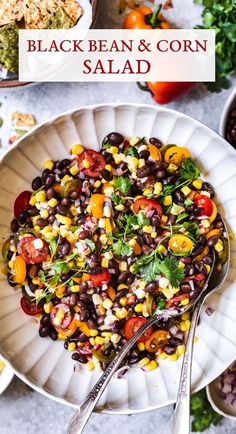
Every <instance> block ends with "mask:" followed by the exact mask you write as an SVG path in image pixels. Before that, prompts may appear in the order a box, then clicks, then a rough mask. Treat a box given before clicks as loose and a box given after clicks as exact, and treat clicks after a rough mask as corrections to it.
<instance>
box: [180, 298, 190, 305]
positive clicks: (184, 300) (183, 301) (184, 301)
mask: <svg viewBox="0 0 236 434" xmlns="http://www.w3.org/2000/svg"><path fill="white" fill-rule="evenodd" d="M180 304H181V305H182V306H187V304H189V298H184V299H183V300H181V302H180Z"/></svg>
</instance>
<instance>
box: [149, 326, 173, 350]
mask: <svg viewBox="0 0 236 434" xmlns="http://www.w3.org/2000/svg"><path fill="white" fill-rule="evenodd" d="M169 337H170V335H169V332H168V331H166V330H157V331H156V332H153V333H152V335H151V336H150V338H149V339H148V340H147V341H146V342H145V347H146V350H147V351H149V353H156V352H157V351H158V350H159V348H161V347H163V345H166V344H167V343H168V339H169Z"/></svg>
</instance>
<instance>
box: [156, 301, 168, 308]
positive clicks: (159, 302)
mask: <svg viewBox="0 0 236 434" xmlns="http://www.w3.org/2000/svg"><path fill="white" fill-rule="evenodd" d="M165 305H166V302H165V300H163V299H161V300H159V301H158V303H157V309H159V310H161V309H164V307H165Z"/></svg>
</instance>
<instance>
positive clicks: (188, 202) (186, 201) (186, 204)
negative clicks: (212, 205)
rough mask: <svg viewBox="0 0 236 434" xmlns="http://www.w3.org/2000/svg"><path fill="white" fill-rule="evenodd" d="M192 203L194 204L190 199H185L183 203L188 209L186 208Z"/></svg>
mask: <svg viewBox="0 0 236 434" xmlns="http://www.w3.org/2000/svg"><path fill="white" fill-rule="evenodd" d="M193 203H194V201H193V200H192V199H189V198H187V199H185V201H184V206H186V207H188V206H191V205H192V204H193Z"/></svg>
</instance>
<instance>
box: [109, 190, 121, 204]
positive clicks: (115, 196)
mask: <svg viewBox="0 0 236 434" xmlns="http://www.w3.org/2000/svg"><path fill="white" fill-rule="evenodd" d="M111 200H112V201H113V202H114V204H115V205H119V204H120V201H121V197H120V196H118V194H115V193H112V195H111Z"/></svg>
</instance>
